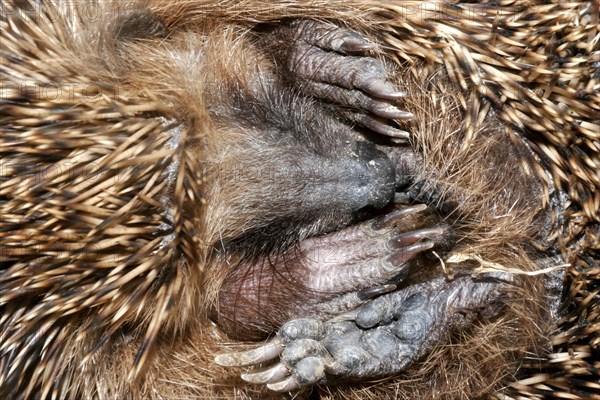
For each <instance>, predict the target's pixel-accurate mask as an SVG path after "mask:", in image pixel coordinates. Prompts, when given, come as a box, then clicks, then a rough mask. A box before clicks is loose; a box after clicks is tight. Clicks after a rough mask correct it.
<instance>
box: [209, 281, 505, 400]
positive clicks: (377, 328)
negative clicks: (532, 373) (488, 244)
mask: <svg viewBox="0 0 600 400" xmlns="http://www.w3.org/2000/svg"><path fill="white" fill-rule="evenodd" d="M499 278H506V277H495V278H488V279H483V280H474V279H473V278H471V277H461V278H457V279H454V280H450V281H448V280H446V279H444V278H438V279H435V280H432V281H429V282H426V283H422V284H417V285H412V286H409V287H407V288H404V289H402V290H398V291H395V292H392V293H387V294H384V295H382V296H380V297H377V298H376V299H374V300H371V301H369V302H367V303H365V304H364V305H362V306H360V307H358V308H357V309H355V310H354V311H352V312H349V313H345V314H342V315H340V316H338V317H336V318H332V319H330V320H327V321H321V320H317V319H309V318H304V319H297V320H292V321H290V322H288V323H286V324H284V325H283V326H282V327H281V329H280V330H279V332H278V334H277V336H276V337H275V338H274V339H273V340H272V341H270V342H268V343H267V344H266V345H264V346H261V347H259V348H257V349H254V350H252V351H250V352H242V353H232V354H222V355H219V356H217V358H216V359H215V361H216V362H217V363H218V364H220V365H224V366H247V365H254V364H258V363H265V362H268V361H271V360H277V362H276V364H275V365H273V366H271V367H269V368H267V369H266V370H262V371H260V372H254V371H251V372H250V373H246V374H243V375H242V379H244V380H245V381H247V382H250V383H255V384H266V385H267V387H268V388H269V389H271V390H273V391H277V392H287V391H293V390H297V389H299V388H302V387H307V386H312V385H315V384H320V383H333V382H339V381H344V380H348V379H352V380H356V379H366V378H377V377H381V376H388V375H390V374H394V373H398V372H400V371H402V370H403V369H405V368H406V367H408V366H410V365H411V364H412V363H413V362H414V361H416V360H417V359H418V358H419V357H421V356H422V355H424V354H425V353H426V352H427V351H428V350H429V349H430V348H431V347H432V346H433V344H434V343H435V342H436V341H437V340H438V339H439V338H440V337H441V336H442V335H443V333H444V332H446V331H447V330H449V329H451V328H452V327H453V326H460V325H465V324H468V323H470V322H472V320H473V319H474V318H476V317H477V316H478V315H485V316H486V317H491V316H493V315H491V314H492V313H493V314H494V315H496V314H497V313H498V312H499V311H500V310H501V308H499V307H498V303H501V302H502V298H503V292H504V291H505V290H506V289H507V287H508V286H509V285H510V283H509V282H506V281H505V282H503V281H502V280H501V279H499ZM489 310H492V311H491V312H486V311H489ZM484 312H485V314H484Z"/></svg>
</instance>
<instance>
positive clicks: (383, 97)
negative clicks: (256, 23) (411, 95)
mask: <svg viewBox="0 0 600 400" xmlns="http://www.w3.org/2000/svg"><path fill="white" fill-rule="evenodd" d="M268 39H269V41H268V45H269V51H270V53H275V54H276V56H275V57H279V58H283V59H284V60H283V64H284V65H286V68H287V73H288V75H289V76H288V77H287V79H288V80H290V79H291V80H293V81H292V83H293V85H294V86H295V87H297V88H299V89H300V91H302V92H303V93H305V94H308V95H310V96H313V97H315V98H317V99H319V100H321V102H322V104H330V105H335V108H336V111H337V113H338V114H340V115H341V116H342V117H344V118H345V119H348V120H350V121H352V122H354V123H357V124H359V125H362V126H364V127H366V128H369V129H371V130H373V131H375V132H377V133H381V134H383V135H387V136H391V137H394V138H401V139H406V138H408V137H409V134H408V133H407V132H405V131H402V130H400V129H398V128H397V127H396V126H394V125H393V124H392V123H391V121H392V120H395V119H410V118H412V114H411V113H409V112H407V111H404V110H402V109H400V108H399V107H398V105H397V102H398V100H399V99H401V98H402V97H404V93H403V92H400V91H398V90H397V89H396V88H395V87H394V85H392V84H391V83H390V82H388V80H387V72H386V69H385V67H384V65H383V63H382V62H381V61H380V60H378V59H377V58H375V57H371V56H370V55H369V53H371V52H372V51H374V50H375V49H376V47H377V46H376V45H375V44H374V43H371V42H368V41H367V40H366V39H365V38H363V37H362V36H361V35H359V34H358V33H355V32H352V31H349V30H347V29H342V28H339V27H337V26H335V25H332V24H327V23H321V22H315V21H307V20H298V21H294V22H292V23H291V24H289V25H287V26H286V27H284V28H279V29H278V30H276V31H275V32H274V33H272V34H271V35H268ZM274 39H276V40H274ZM265 40H266V39H265ZM277 43H279V47H282V46H281V44H282V43H285V46H286V47H285V51H282V50H279V51H278V50H275V51H274V52H273V51H272V49H273V47H272V46H273V45H274V46H275V47H277V46H278V45H277ZM289 43H292V44H291V48H290V44H289ZM277 54H279V56H277Z"/></svg>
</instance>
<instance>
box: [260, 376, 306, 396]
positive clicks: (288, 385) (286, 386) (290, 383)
mask: <svg viewBox="0 0 600 400" xmlns="http://www.w3.org/2000/svg"><path fill="white" fill-rule="evenodd" d="M267 388H268V389H270V390H272V391H274V392H278V393H283V392H292V391H294V390H296V389H299V388H300V385H299V384H298V382H297V381H296V379H295V378H294V377H293V376H290V377H289V378H287V379H286V380H284V381H281V382H278V383H269V384H268V385H267Z"/></svg>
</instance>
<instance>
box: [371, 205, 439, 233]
mask: <svg viewBox="0 0 600 400" xmlns="http://www.w3.org/2000/svg"><path fill="white" fill-rule="evenodd" d="M426 209H427V205H426V204H417V205H414V206H410V207H404V208H402V209H400V210H397V211H394V212H391V213H389V214H386V215H384V216H383V217H381V218H380V219H378V220H376V221H375V222H373V225H371V226H372V227H373V229H375V230H376V231H378V230H381V229H384V228H390V227H393V226H394V224H396V222H398V221H399V220H401V219H402V218H404V217H407V216H409V215H411V214H416V213H419V212H421V211H424V210H426Z"/></svg>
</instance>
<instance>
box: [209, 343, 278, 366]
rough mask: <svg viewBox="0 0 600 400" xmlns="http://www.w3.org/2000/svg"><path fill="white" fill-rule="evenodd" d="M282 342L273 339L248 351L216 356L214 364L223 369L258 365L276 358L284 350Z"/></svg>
mask: <svg viewBox="0 0 600 400" xmlns="http://www.w3.org/2000/svg"><path fill="white" fill-rule="evenodd" d="M284 348H285V347H284V344H283V340H282V339H280V338H275V339H273V340H272V341H270V342H268V343H266V344H265V345H263V346H261V347H258V348H256V349H252V350H248V351H240V352H237V353H227V354H218V355H217V356H216V357H215V363H217V364H219V365H221V366H223V367H244V366H248V365H254V364H260V363H263V362H265V361H269V360H272V359H274V358H276V357H278V356H279V355H280V354H281V353H282V352H283V350H284Z"/></svg>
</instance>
